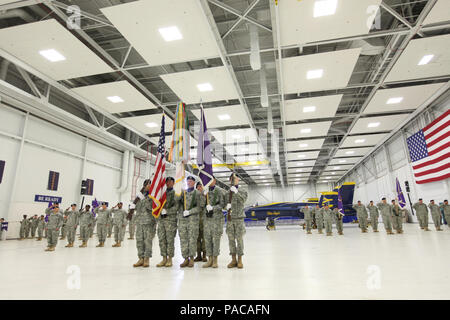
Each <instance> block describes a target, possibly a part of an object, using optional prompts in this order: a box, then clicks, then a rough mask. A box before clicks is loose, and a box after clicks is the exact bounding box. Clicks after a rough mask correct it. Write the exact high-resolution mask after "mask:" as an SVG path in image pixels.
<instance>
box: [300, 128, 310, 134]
mask: <svg viewBox="0 0 450 320" xmlns="http://www.w3.org/2000/svg"><path fill="white" fill-rule="evenodd" d="M300 133H311V129H310V128H305V129H301V130H300Z"/></svg>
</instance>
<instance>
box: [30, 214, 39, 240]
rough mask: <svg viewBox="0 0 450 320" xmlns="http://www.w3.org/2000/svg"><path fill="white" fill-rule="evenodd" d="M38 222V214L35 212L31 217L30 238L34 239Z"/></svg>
mask: <svg viewBox="0 0 450 320" xmlns="http://www.w3.org/2000/svg"><path fill="white" fill-rule="evenodd" d="M38 222H39V219H38V216H37V214H35V215H34V216H33V219H32V220H31V238H32V239H34V237H35V235H36V229H37V226H38Z"/></svg>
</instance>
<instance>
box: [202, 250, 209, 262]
mask: <svg viewBox="0 0 450 320" xmlns="http://www.w3.org/2000/svg"><path fill="white" fill-rule="evenodd" d="M202 261H203V262H206V261H208V258H206V252H203V258H202Z"/></svg>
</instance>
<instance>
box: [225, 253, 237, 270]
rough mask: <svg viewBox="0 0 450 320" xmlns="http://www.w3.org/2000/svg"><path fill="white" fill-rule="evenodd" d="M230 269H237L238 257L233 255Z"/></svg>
mask: <svg viewBox="0 0 450 320" xmlns="http://www.w3.org/2000/svg"><path fill="white" fill-rule="evenodd" d="M227 267H228V268H235V267H237V261H236V255H235V254H232V255H231V262H230V263H229V264H228V265H227Z"/></svg>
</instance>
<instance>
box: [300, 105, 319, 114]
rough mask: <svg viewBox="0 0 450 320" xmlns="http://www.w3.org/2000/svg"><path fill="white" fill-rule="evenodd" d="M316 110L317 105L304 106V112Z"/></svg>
mask: <svg viewBox="0 0 450 320" xmlns="http://www.w3.org/2000/svg"><path fill="white" fill-rule="evenodd" d="M314 111H316V107H315V106H309V107H303V112H304V113H307V112H314Z"/></svg>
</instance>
